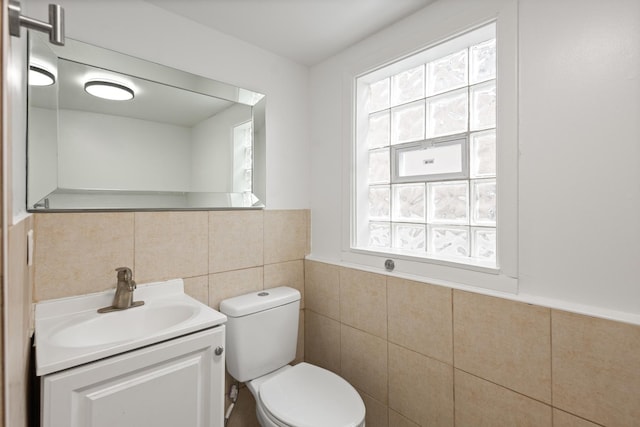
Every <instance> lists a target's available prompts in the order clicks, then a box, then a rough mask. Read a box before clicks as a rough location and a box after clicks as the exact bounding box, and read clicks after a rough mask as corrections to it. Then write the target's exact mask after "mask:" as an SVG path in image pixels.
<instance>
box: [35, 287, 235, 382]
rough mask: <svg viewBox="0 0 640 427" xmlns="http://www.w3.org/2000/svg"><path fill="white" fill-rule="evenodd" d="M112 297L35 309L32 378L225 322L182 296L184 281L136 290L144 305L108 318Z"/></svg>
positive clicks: (109, 294) (65, 300)
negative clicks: (100, 309) (34, 369)
mask: <svg viewBox="0 0 640 427" xmlns="http://www.w3.org/2000/svg"><path fill="white" fill-rule="evenodd" d="M113 295H114V291H107V292H101V293H97V294H90V295H84V296H79V297H71V298H61V299H58V300H51V301H44V302H41V303H38V304H36V311H35V318H36V322H35V330H36V333H35V347H36V374H37V375H39V376H40V375H45V374H49V373H52V372H57V371H59V370H62V369H67V368H71V367H74V366H78V365H80V364H83V363H88V362H92V361H95V360H98V359H102V358H105V357H109V356H113V355H115V354H120V353H123V352H126V351H130V350H134V349H136V348H140V347H144V346H147V345H150V344H155V343H157V342H160V341H165V340H168V339H172V338H176V337H179V336H183V335H187V334H190V333H193V332H196V331H200V330H203V329H208V328H212V327H216V326H219V325H222V324H223V323H224V322H225V321H226V320H227V318H226V316H225V315H224V314H222V313H220V312H218V311H216V310H214V309H212V308H210V307H208V306H207V305H205V304H202V303H201V302H199V301H197V300H195V299H193V298H191V297H190V296H188V295H186V294H185V293H184V284H183V281H182V279H174V280H169V281H166V282H156V283H150V284H146V285H144V284H142V285H138V288H137V290H136V291H135V294H134V300H135V301H144V305H141V306H138V307H133V308H129V309H126V310H121V311H112V312H109V313H98V311H97V309H98V308H101V307H105V306H109V305H111V302H112V301H113Z"/></svg>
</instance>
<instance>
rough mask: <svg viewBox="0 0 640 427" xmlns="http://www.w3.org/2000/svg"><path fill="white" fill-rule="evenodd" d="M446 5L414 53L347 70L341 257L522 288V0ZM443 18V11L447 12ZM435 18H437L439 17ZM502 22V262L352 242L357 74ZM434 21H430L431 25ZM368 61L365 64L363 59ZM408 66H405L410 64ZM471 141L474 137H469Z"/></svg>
mask: <svg viewBox="0 0 640 427" xmlns="http://www.w3.org/2000/svg"><path fill="white" fill-rule="evenodd" d="M445 3H449V4H444V5H443V6H442V7H444V8H445V9H448V12H451V13H452V14H451V15H450V16H449V17H450V18H451V19H448V20H447V19H440V20H439V22H438V23H436V22H435V21H434V28H433V31H428V33H430V37H427V38H426V39H425V38H423V39H422V40H421V43H418V40H414V47H417V48H414V49H411V53H410V54H404V55H395V57H394V56H393V55H389V52H387V53H386V57H384V56H385V55H383V54H382V53H381V54H380V55H378V64H377V65H376V64H375V63H371V62H370V65H371V66H369V67H362V66H361V67H359V68H357V69H356V67H354V68H353V69H352V70H350V72H347V73H345V75H344V79H343V83H344V84H345V87H347V88H349V91H348V92H349V93H348V96H345V101H346V102H348V104H349V105H350V107H349V113H350V114H349V119H350V120H349V125H348V126H345V128H346V129H345V133H344V137H345V138H344V139H345V146H344V152H343V154H344V155H345V158H347V159H350V160H349V161H348V162H345V163H343V167H344V169H343V171H344V174H343V176H344V177H345V178H344V180H343V182H344V185H343V188H344V189H345V190H344V191H343V193H344V194H343V206H345V207H347V208H348V209H344V211H343V233H342V235H343V238H342V250H341V261H342V262H343V263H344V264H346V265H353V266H355V267H358V268H365V269H372V271H379V270H380V269H382V268H383V266H384V261H385V260H386V259H393V260H394V261H395V265H396V267H395V270H394V271H392V272H388V273H389V274H392V275H395V276H400V277H408V278H411V279H413V280H419V281H428V282H430V283H434V284H443V285H446V286H452V285H453V286H463V287H464V286H471V287H481V288H485V289H492V290H497V291H502V292H509V293H517V288H518V279H517V278H518V269H517V264H518V263H517V251H518V240H517V212H518V211H517V186H518V179H517V176H518V173H517V170H518V155H517V153H518V139H517V136H518V132H517V127H518V119H517V118H518V109H517V107H518V102H517V99H518V90H517V89H518V87H517V80H518V79H517V62H518V59H517V58H518V57H517V44H518V42H517V2H516V1H515V0H496V1H492V2H490V3H489V4H486V5H483V6H482V7H479V8H478V9H476V10H464V12H462V9H459V10H458V12H460V13H456V9H458V8H462V7H463V5H460V6H456V5H453V4H452V3H450V2H445ZM441 18H442V17H441ZM434 19H435V18H434ZM491 22H495V25H496V43H497V45H496V48H497V50H498V52H499V54H498V58H497V74H498V76H499V77H498V79H497V82H496V84H497V87H496V91H497V103H498V109H497V111H496V121H497V123H498V125H497V129H496V140H497V141H498V143H497V150H496V175H497V178H496V187H497V193H498V197H497V211H498V214H499V216H500V218H499V222H498V224H497V227H496V230H497V242H496V246H497V252H498V259H497V267H496V268H493V267H488V266H485V265H482V264H481V263H479V264H462V263H456V262H452V261H450V260H446V259H438V258H436V257H433V256H430V257H429V258H422V257H415V256H409V255H406V254H404V253H398V252H397V251H394V250H393V249H390V250H387V249H385V250H384V251H377V250H372V249H369V248H367V249H361V248H354V247H352V242H354V241H355V240H354V239H355V236H356V234H357V232H358V230H357V226H358V223H361V224H362V223H364V222H363V221H360V222H359V221H358V218H356V215H357V214H361V212H358V211H357V210H356V209H355V208H356V206H355V197H353V196H352V194H356V182H357V176H358V175H359V174H362V170H358V169H357V168H355V167H354V165H355V164H356V163H357V160H358V158H357V157H358V152H357V150H356V145H355V141H356V139H355V138H356V129H355V124H356V112H357V111H358V110H357V108H356V103H357V102H358V100H357V98H356V93H357V91H356V79H357V78H358V77H359V76H362V75H363V74H366V73H368V72H371V70H374V69H376V68H381V67H384V66H386V65H388V64H391V63H393V62H396V61H398V60H401V59H402V58H403V57H404V58H406V57H409V56H411V55H412V54H414V53H416V52H419V51H423V50H426V49H429V48H431V47H433V46H437V45H439V44H441V43H443V42H445V41H447V40H451V39H453V38H455V37H457V36H460V35H463V34H465V33H467V32H469V31H472V30H474V29H477V28H480V27H482V26H484V25H487V24H488V23H491ZM427 24H428V23H425V25H427ZM360 65H362V64H360ZM408 68H409V67H406V68H405V69H408ZM467 143H468V144H469V142H467Z"/></svg>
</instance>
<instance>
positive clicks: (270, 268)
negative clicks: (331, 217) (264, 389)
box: [34, 210, 310, 426]
mask: <svg viewBox="0 0 640 427" xmlns="http://www.w3.org/2000/svg"><path fill="white" fill-rule="evenodd" d="M35 234H36V245H35V272H34V274H35V288H34V300H35V301H36V302H37V301H42V300H47V299H52V298H61V297H67V296H73V295H80V294H86V293H91V292H100V291H104V290H108V289H113V288H115V284H116V273H115V268H116V267H121V266H128V267H131V268H132V269H133V272H134V279H135V280H136V282H137V283H139V284H141V283H148V282H154V281H161V280H166V279H172V278H177V277H181V278H184V279H185V289H186V291H187V293H188V294H190V295H191V296H193V297H194V298H197V299H198V300H200V301H202V302H204V303H205V304H208V305H210V306H211V307H213V308H216V309H217V308H218V306H219V304H220V301H222V300H223V299H225V298H230V297H233V296H236V295H241V294H244V293H247V292H251V291H256V290H260V289H266V288H272V287H276V286H281V285H287V286H291V287H294V288H297V289H298V290H300V292H302V293H303V300H302V302H301V310H300V329H299V339H298V354H297V357H296V359H297V360H298V361H301V360H302V359H303V358H304V335H303V334H304V327H303V324H304V311H303V310H302V309H303V308H304V261H303V260H304V257H305V255H306V254H308V253H309V242H310V239H309V211H308V210H264V211H263V210H252V211H212V212H204V211H197V212H119V213H60V214H38V215H36V216H35ZM229 383H230V378H229V377H227V387H226V390H228V389H229V387H228V386H229ZM247 395H249V393H248V391H247V390H246V389H243V390H242V392H241V396H242V399H241V401H240V402H239V405H238V410H237V411H236V412H234V422H233V423H230V426H239V425H257V423H256V421H255V415H254V408H253V407H252V400H251V396H250V395H249V396H247Z"/></svg>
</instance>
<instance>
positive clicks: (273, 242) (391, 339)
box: [14, 210, 640, 427]
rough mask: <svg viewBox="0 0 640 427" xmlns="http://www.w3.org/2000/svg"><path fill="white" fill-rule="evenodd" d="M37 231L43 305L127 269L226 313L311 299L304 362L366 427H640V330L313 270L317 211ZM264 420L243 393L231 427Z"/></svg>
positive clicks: (75, 219)
mask: <svg viewBox="0 0 640 427" xmlns="http://www.w3.org/2000/svg"><path fill="white" fill-rule="evenodd" d="M34 225H35V232H36V246H35V268H34V272H33V276H34V282H35V283H34V300H36V301H41V300H45V299H51V298H59V297H64V296H72V295H78V294H84V293H89V292H98V291H103V290H106V289H111V288H113V287H114V286H115V271H114V269H115V268H116V267H120V266H130V267H132V268H133V270H134V273H135V279H136V281H137V282H138V283H146V282H151V281H158V280H165V279H170V278H174V277H183V278H185V284H186V288H187V292H188V293H189V294H191V295H192V296H194V297H195V298H198V299H199V300H200V301H203V302H205V303H207V304H209V305H210V306H212V307H214V308H218V304H219V302H220V301H221V300H222V299H224V298H228V297H231V296H235V295H240V294H243V293H246V292H249V291H253V290H259V289H263V288H270V287H274V286H280V285H283V284H287V285H289V286H293V287H295V288H298V289H299V290H300V291H301V292H303V303H302V304H303V305H302V307H303V308H304V309H303V310H301V313H300V314H301V316H300V322H301V328H300V337H299V345H298V347H299V350H298V356H297V360H298V361H299V360H303V359H305V360H307V361H309V362H311V363H315V364H317V365H319V366H322V367H325V368H327V369H330V370H332V371H334V372H336V373H338V374H340V375H342V376H343V377H344V378H346V379H347V380H348V381H350V382H351V383H352V384H353V385H354V386H355V387H356V388H357V389H358V391H359V392H360V393H361V395H362V396H363V399H364V401H365V404H366V406H367V427H376V426H390V427H404V426H433V427H448V426H451V427H453V426H454V425H455V427H466V426H473V427H480V426H490V427H500V426H505V427H513V426H518V427H526V426H532V427H533V426H535V427H546V426H554V427H593V426H598V425H604V426H608V427H617V426H637V425H638V420H639V419H640V326H634V325H629V324H624V323H619V322H613V321H607V320H602V319H596V318H591V317H587V316H581V315H575V314H571V313H567V312H563V311H559V310H552V309H548V308H544V307H539V306H534V305H528V304H523V303H519V302H513V301H509V300H505V299H500V298H493V297H488V296H483V295H478V294H474V293H469V292H463V291H458V290H452V289H448V288H444V287H439V286H432V285H427V284H424V283H417V282H412V281H407V280H401V279H397V278H393V277H389V276H386V275H381V274H373V273H368V272H363V271H358V270H353V269H348V268H344V267H338V266H335V265H331V264H325V263H320V262H315V261H309V260H307V261H304V257H305V254H308V253H309V242H310V238H309V211H307V210H282V211H270V210H265V211H232V212H229V211H226V212H222V211H221V212H135V213H134V212H121V213H79V214H69V213H65V214H39V215H36V216H35V224H34ZM26 228H28V226H26ZM19 231H20V233H16V235H20V236H24V233H25V232H26V229H25V230H22V229H21V230H19ZM22 241H23V240H17V243H20V244H17V243H16V244H14V247H22V243H21V242H22ZM25 252H26V251H24V250H22V249H21V250H20V251H19V253H22V254H24V253H25ZM23 261H24V260H23ZM21 264H24V263H23V262H21ZM302 325H304V327H302ZM227 382H228V383H229V382H230V379H229V378H227ZM227 390H228V385H227ZM254 405H255V402H254V401H253V398H252V397H251V395H250V393H249V392H248V390H247V389H246V388H242V389H241V393H240V399H239V400H238V404H237V406H236V409H235V410H234V412H233V416H232V419H231V422H230V423H229V427H255V426H257V422H256V419H255V413H254V411H255V406H254Z"/></svg>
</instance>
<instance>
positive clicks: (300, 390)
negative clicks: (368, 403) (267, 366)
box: [258, 362, 365, 427]
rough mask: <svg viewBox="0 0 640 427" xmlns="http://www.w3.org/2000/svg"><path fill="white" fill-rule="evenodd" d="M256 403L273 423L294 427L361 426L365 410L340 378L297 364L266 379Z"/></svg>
mask: <svg viewBox="0 0 640 427" xmlns="http://www.w3.org/2000/svg"><path fill="white" fill-rule="evenodd" d="M258 395H259V400H260V402H259V404H260V406H262V409H263V410H264V412H265V414H266V415H267V416H268V417H269V418H271V419H272V421H273V422H274V424H276V425H282V426H295V427H326V426H334V427H360V426H363V425H364V416H365V408H364V404H363V402H362V399H361V398H360V395H359V394H358V392H357V391H356V390H355V389H354V388H353V387H352V386H351V385H350V384H349V383H348V382H346V381H345V380H344V379H343V378H341V377H339V376H338V375H336V374H334V373H333V372H330V371H327V370H326V369H322V368H319V367H317V366H314V365H310V364H308V363H304V362H303V363H299V364H297V365H295V366H293V367H292V368H290V369H287V370H285V371H284V372H281V373H279V374H278V375H275V376H273V377H272V378H270V379H268V380H266V381H265V382H264V383H263V384H262V385H261V386H260V389H259V393H258Z"/></svg>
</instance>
